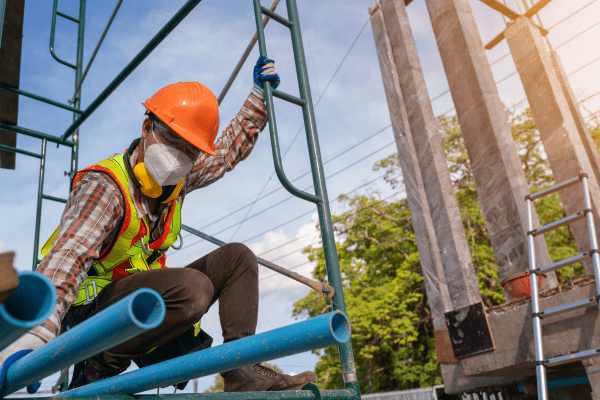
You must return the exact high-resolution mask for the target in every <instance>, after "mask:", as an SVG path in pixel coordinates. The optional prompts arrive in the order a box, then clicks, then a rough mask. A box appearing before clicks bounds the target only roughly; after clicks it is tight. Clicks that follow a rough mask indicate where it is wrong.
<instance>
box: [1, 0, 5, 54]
mask: <svg viewBox="0 0 600 400" xmlns="http://www.w3.org/2000/svg"><path fill="white" fill-rule="evenodd" d="M5 9H6V0H0V44H1V43H2V29H4V10H5Z"/></svg>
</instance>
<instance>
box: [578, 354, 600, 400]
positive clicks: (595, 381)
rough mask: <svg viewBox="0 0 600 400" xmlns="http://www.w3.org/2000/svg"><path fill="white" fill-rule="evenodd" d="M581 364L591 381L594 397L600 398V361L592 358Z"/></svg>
mask: <svg viewBox="0 0 600 400" xmlns="http://www.w3.org/2000/svg"><path fill="white" fill-rule="evenodd" d="M581 363H582V364H583V366H584V367H585V372H586V374H587V376H588V379H589V380H590V386H591V387H592V393H595V395H594V397H595V398H598V397H600V360H598V359H597V358H590V359H587V360H583V361H582V362H581Z"/></svg>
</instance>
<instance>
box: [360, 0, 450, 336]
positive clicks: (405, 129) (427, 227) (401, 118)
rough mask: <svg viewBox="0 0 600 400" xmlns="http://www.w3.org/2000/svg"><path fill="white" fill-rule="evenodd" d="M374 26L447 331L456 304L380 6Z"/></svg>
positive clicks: (428, 276)
mask: <svg viewBox="0 0 600 400" xmlns="http://www.w3.org/2000/svg"><path fill="white" fill-rule="evenodd" d="M371 27H372V28H373V36H374V37H375V45H376V47H377V55H378V56H379V66H380V68H381V75H382V77H383V86H384V88H385V95H386V98H387V101H388V107H389V109H390V117H391V120H392V128H393V131H394V137H395V139H396V146H397V147H398V155H399V159H400V167H401V168H402V178H403V180H404V186H405V187H406V198H407V200H408V207H409V209H410V215H411V218H412V221H413V227H414V230H415V236H416V238H417V248H418V249H419V258H420V260H421V269H422V271H423V276H424V278H425V289H426V291H427V298H428V301H429V309H430V310H431V316H432V319H433V327H434V329H436V330H440V329H444V330H446V329H447V327H446V321H445V317H444V313H445V312H446V311H450V310H451V309H452V308H451V307H452V306H451V304H450V298H449V296H448V288H447V285H446V278H445V276H444V270H443V267H442V261H441V258H440V253H439V251H438V244H437V238H436V236H435V230H434V227H433V222H432V220H431V213H430V211H429V205H428V203H427V195H426V193H425V189H424V188H423V180H422V178H421V172H420V171H419V163H418V161H417V157H416V152H415V149H414V146H413V141H412V138H411V132H410V126H409V124H408V118H407V116H406V110H405V108H404V100H403V99H402V94H401V91H400V88H399V83H398V78H397V76H396V75H395V67H394V66H393V60H392V59H391V50H390V44H389V39H388V36H387V33H386V30H385V23H384V21H383V15H382V13H381V9H380V8H379V6H378V7H376V8H375V9H374V10H372V14H371Z"/></svg>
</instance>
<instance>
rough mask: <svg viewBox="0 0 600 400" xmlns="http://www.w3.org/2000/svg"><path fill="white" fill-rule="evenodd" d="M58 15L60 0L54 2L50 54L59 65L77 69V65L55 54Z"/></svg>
mask: <svg viewBox="0 0 600 400" xmlns="http://www.w3.org/2000/svg"><path fill="white" fill-rule="evenodd" d="M57 13H58V0H54V5H53V6H52V24H51V25H50V54H51V55H52V57H53V58H54V59H55V60H56V61H58V62H59V63H61V64H63V65H66V66H67V67H69V68H73V69H77V67H76V66H75V65H73V64H71V63H70V62H67V61H65V60H63V59H61V58H60V57H58V56H57V55H56V53H55V52H54V36H55V33H56V15H57Z"/></svg>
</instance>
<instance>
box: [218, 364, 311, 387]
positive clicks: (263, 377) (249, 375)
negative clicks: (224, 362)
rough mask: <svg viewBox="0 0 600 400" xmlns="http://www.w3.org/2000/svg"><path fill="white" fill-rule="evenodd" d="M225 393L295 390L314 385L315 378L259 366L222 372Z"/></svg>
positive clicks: (305, 374)
mask: <svg viewBox="0 0 600 400" xmlns="http://www.w3.org/2000/svg"><path fill="white" fill-rule="evenodd" d="M221 376H223V381H224V382H225V391H226V392H265V391H273V392H274V391H282V390H297V389H300V388H302V386H304V385H306V384H307V383H311V382H312V383H314V382H315V381H316V380H317V376H316V375H315V374H314V373H312V372H310V371H306V372H303V373H301V374H300V375H294V376H291V375H286V374H280V373H279V372H275V371H273V370H272V369H271V368H267V367H265V366H262V365H260V364H254V365H250V366H247V367H242V368H238V369H234V370H231V371H227V372H222V373H221Z"/></svg>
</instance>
